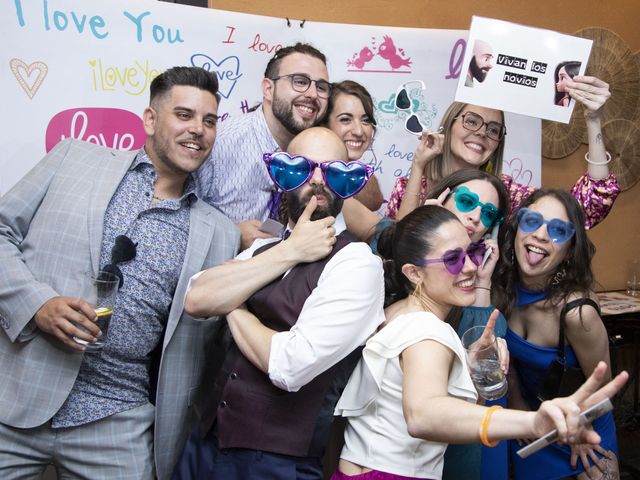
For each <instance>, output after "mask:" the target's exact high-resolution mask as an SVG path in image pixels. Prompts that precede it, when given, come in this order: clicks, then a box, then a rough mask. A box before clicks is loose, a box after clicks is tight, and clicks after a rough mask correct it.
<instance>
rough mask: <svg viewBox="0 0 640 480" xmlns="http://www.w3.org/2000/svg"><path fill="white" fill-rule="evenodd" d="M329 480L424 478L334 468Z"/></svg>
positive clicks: (409, 479)
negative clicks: (352, 472)
mask: <svg viewBox="0 0 640 480" xmlns="http://www.w3.org/2000/svg"><path fill="white" fill-rule="evenodd" d="M330 480H425V479H424V478H418V477H405V476H404V475H395V474H393V473H387V472H380V471H378V470H371V471H370V472H366V473H360V474H358V475H347V474H346V473H343V472H341V471H340V470H336V471H335V472H333V475H331V479H330Z"/></svg>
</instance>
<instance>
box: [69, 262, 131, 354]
mask: <svg viewBox="0 0 640 480" xmlns="http://www.w3.org/2000/svg"><path fill="white" fill-rule="evenodd" d="M119 282H120V279H119V278H118V277H117V276H116V275H114V274H113V273H109V272H104V271H102V270H101V271H99V272H98V273H97V274H96V275H92V276H89V278H88V279H87V289H86V291H85V295H84V296H83V298H84V299H85V300H86V301H88V302H89V303H91V304H93V305H95V306H94V309H95V312H96V317H97V318H96V325H97V326H98V328H100V331H101V332H102V335H100V336H99V337H98V339H97V341H96V342H95V343H91V342H87V341H86V340H83V339H81V338H78V337H73V340H74V341H75V342H77V343H79V344H80V345H84V346H85V352H97V351H98V350H101V349H102V347H104V344H105V342H106V339H107V333H108V332H109V323H110V322H111V316H112V315H113V307H114V305H115V303H116V294H117V292H118V284H119ZM76 326H77V327H78V328H80V329H83V330H84V328H83V327H82V326H81V325H77V324H76Z"/></svg>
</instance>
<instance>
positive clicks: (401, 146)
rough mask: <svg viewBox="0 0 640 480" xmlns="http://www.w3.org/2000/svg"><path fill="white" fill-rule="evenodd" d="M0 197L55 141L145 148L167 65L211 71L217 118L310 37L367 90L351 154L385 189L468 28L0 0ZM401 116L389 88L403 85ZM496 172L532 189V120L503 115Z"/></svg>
mask: <svg viewBox="0 0 640 480" xmlns="http://www.w3.org/2000/svg"><path fill="white" fill-rule="evenodd" d="M0 5H2V11H3V12H4V14H3V15H2V17H1V18H0V31H2V32H3V34H4V38H5V41H4V42H2V45H0V59H1V62H0V64H1V65H2V69H3V72H4V73H3V74H2V75H1V76H0V91H2V92H3V93H4V96H3V97H4V101H5V112H6V113H5V118H6V121H5V122H3V123H4V125H3V127H2V128H1V129H0V148H1V151H2V152H3V154H2V157H1V158H0V195H1V194H3V193H5V192H6V191H7V190H9V189H10V188H11V187H12V186H13V185H14V184H15V183H16V182H17V181H18V180H19V179H20V178H21V177H22V176H23V175H24V174H25V173H26V172H27V171H28V170H29V169H30V168H32V167H33V166H34V165H35V164H36V163H37V162H38V160H39V159H40V158H42V156H43V155H44V154H45V153H46V152H47V151H48V150H50V149H51V148H52V147H53V145H55V144H56V143H57V142H58V141H60V140H61V139H63V138H66V137H75V138H80V139H83V140H87V141H90V142H94V143H97V144H100V145H105V146H108V147H115V148H119V149H131V148H139V147H140V146H142V145H143V144H144V140H145V138H144V131H143V129H142V126H141V118H140V117H141V114H142V111H143V110H144V108H145V106H147V104H148V91H149V83H150V82H151V80H152V79H153V78H154V77H155V76H156V75H158V73H160V72H162V71H163V70H165V69H167V68H170V67H172V66H174V65H196V66H201V67H204V68H207V69H209V70H211V71H215V72H216V74H217V75H218V79H219V80H220V94H221V95H222V102H221V104H220V108H219V114H220V115H221V121H225V120H226V119H228V118H230V117H232V116H235V115H242V114H243V113H245V112H246V111H247V110H248V109H249V108H250V107H252V106H254V105H256V104H257V103H259V102H260V100H261V93H260V81H261V79H262V75H263V73H264V68H265V66H266V64H267V62H268V60H269V59H270V58H271V57H272V56H273V54H274V53H275V51H276V50H277V49H278V48H280V47H282V46H286V45H291V44H293V43H295V42H298V41H301V42H308V43H311V44H313V45H314V46H315V47H317V48H318V49H320V50H321V51H322V52H323V53H324V54H325V55H326V56H327V59H328V68H329V74H330V78H331V80H332V81H340V80H345V79H351V80H355V81H357V82H359V83H361V84H363V85H364V86H365V87H366V88H367V89H368V90H369V91H370V92H371V95H372V96H373V97H374V100H375V108H376V119H377V122H378V131H377V134H376V136H375V140H374V143H373V145H372V147H371V148H370V149H369V151H367V152H366V154H365V156H364V157H363V161H364V162H367V163H370V164H371V165H373V166H374V167H375V171H376V175H377V176H378V178H379V180H380V184H381V187H382V191H383V193H384V195H385V197H388V195H389V194H390V193H391V189H392V186H393V183H394V181H395V179H396V177H398V176H400V175H406V174H407V173H408V171H409V169H410V166H411V159H412V157H413V152H414V150H415V147H416V145H417V142H418V140H417V137H416V136H414V135H411V134H410V133H408V132H406V130H405V129H404V123H405V121H406V119H407V117H408V116H409V115H410V114H412V113H415V114H417V115H418V117H419V118H420V121H421V123H422V124H423V125H425V126H426V127H427V128H430V129H435V128H437V126H438V124H439V122H440V119H441V117H442V115H443V113H444V111H445V110H446V108H447V106H448V105H449V104H450V103H451V102H452V101H453V98H454V94H455V90H456V86H457V82H458V78H459V76H460V75H461V74H462V75H464V74H465V72H464V71H463V70H464V67H463V63H462V60H463V57H464V52H465V46H466V37H467V31H463V30H435V29H417V28H397V27H379V26H368V25H346V24H335V23H321V22H304V23H303V22H302V21H300V20H291V21H289V22H288V21H287V20H286V19H282V18H274V17H264V16H257V15H247V14H241V13H234V12H227V11H220V10H213V9H204V8H198V7H190V6H184V5H177V4H172V3H165V2H155V1H151V0H138V1H136V2H131V1H126V0H112V1H110V2H104V1H97V0H83V1H80V0H28V1H27V0H0ZM418 79H419V80H422V81H423V82H424V84H425V88H424V89H421V88H420V87H419V85H417V84H415V83H414V84H412V85H411V87H412V88H410V96H411V98H412V101H413V105H412V108H411V110H410V111H406V110H398V109H397V108H396V106H395V95H396V92H397V91H398V88H399V87H400V86H401V85H403V84H404V83H406V82H410V81H412V80H418ZM506 123H507V132H508V134H507V137H506V150H505V165H504V171H505V173H508V174H510V175H512V176H513V177H514V178H515V180H516V181H518V182H520V183H524V184H531V185H534V186H539V185H540V178H541V177H540V121H539V120H538V119H535V118H530V117H525V116H518V115H512V114H507V118H506Z"/></svg>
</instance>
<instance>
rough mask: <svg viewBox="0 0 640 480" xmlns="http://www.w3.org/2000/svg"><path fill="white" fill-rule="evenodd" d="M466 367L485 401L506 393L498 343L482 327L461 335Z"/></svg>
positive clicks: (471, 329) (472, 328) (492, 335)
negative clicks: (465, 355)
mask: <svg viewBox="0 0 640 480" xmlns="http://www.w3.org/2000/svg"><path fill="white" fill-rule="evenodd" d="M462 346H463V347H464V349H465V352H466V354H467V366H468V368H469V373H470V374H471V380H472V381H473V385H474V386H475V387H476V390H477V391H478V395H480V396H481V397H482V398H484V399H485V400H496V399H497V398H500V397H502V396H503V395H504V394H505V393H507V387H508V384H507V377H506V376H505V374H504V372H503V371H502V369H501V368H500V359H499V355H498V342H497V341H496V337H495V335H494V334H493V332H485V327H484V326H477V327H471V328H470V329H469V330H467V331H466V332H464V334H463V335H462Z"/></svg>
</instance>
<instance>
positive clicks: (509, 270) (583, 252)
mask: <svg viewBox="0 0 640 480" xmlns="http://www.w3.org/2000/svg"><path fill="white" fill-rule="evenodd" d="M547 196H551V197H553V198H555V199H556V200H558V201H559V202H560V203H561V204H562V205H563V206H564V208H565V210H566V212H567V216H568V217H569V221H571V223H573V225H574V226H575V228H576V233H575V235H574V237H573V238H572V239H571V246H570V248H569V250H568V252H567V256H566V257H565V259H564V260H563V261H562V262H561V263H560V265H558V267H557V269H556V271H555V272H553V274H552V275H550V276H549V280H548V282H547V285H546V286H545V290H546V291H547V292H548V293H549V298H550V300H551V302H552V304H553V305H559V304H560V303H562V302H563V301H565V300H566V298H567V297H568V296H569V295H570V294H572V293H578V294H580V295H581V296H582V297H583V298H588V297H589V292H590V290H591V287H592V285H593V272H592V270H591V260H592V259H593V256H594V254H595V251H596V248H595V246H594V245H593V243H592V242H591V240H589V237H587V233H586V230H585V228H584V213H583V211H582V207H581V206H580V204H579V203H578V201H577V200H576V199H575V198H573V197H572V196H571V195H570V194H569V193H568V192H566V191H564V190H559V189H550V188H548V189H540V190H537V191H535V192H534V193H532V194H531V195H530V196H529V197H528V198H527V199H526V200H525V201H524V202H522V205H521V206H520V208H524V207H528V206H529V205H531V204H533V203H535V202H537V201H538V200H540V199H541V198H543V197H547ZM514 213H515V212H514ZM517 220H518V218H517V215H515V214H514V215H513V216H512V217H511V219H510V220H509V221H508V222H506V223H505V225H503V227H502V229H501V232H500V237H499V239H498V243H499V245H500V259H499V260H498V264H497V265H496V268H495V270H494V272H493V276H492V279H491V286H492V299H493V302H494V304H495V306H496V308H498V309H499V310H500V311H501V312H502V313H503V314H504V316H505V317H507V318H509V315H510V314H511V311H512V310H513V308H514V306H515V302H516V285H517V283H518V282H519V280H520V278H519V273H518V272H519V270H518V268H517V265H514V263H513V262H514V260H513V259H514V258H515V255H514V241H515V237H516V232H517V230H518V223H517ZM561 271H564V272H563V273H564V275H562V273H559V272H561ZM559 276H562V279H561V281H559V282H557V281H556V282H554V281H553V279H554V277H556V278H558V277H559Z"/></svg>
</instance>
